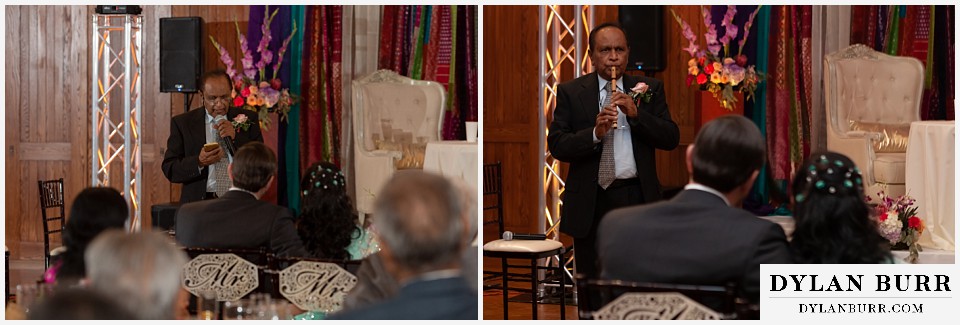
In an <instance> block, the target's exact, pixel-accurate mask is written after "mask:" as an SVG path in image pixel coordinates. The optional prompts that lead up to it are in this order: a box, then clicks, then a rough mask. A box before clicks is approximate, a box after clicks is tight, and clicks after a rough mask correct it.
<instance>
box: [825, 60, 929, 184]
mask: <svg viewBox="0 0 960 325" xmlns="http://www.w3.org/2000/svg"><path fill="white" fill-rule="evenodd" d="M824 61H825V64H824V66H825V67H826V71H825V73H824V78H823V79H824V80H823V82H824V90H825V98H826V109H827V118H828V124H829V127H828V128H827V149H828V150H830V151H834V152H839V153H842V154H844V155H847V156H848V157H850V159H851V160H853V162H854V163H856V164H857V166H858V167H859V168H860V170H861V172H862V173H863V176H864V177H863V181H864V191H865V192H866V194H867V195H868V196H870V197H872V198H873V199H874V200H876V198H877V192H879V191H881V190H883V191H884V192H886V194H887V195H888V196H893V197H896V196H898V195H902V194H905V193H904V192H905V191H906V187H905V171H906V163H905V161H906V152H907V136H908V135H909V134H910V123H911V122H913V121H918V120H920V102H921V100H922V91H923V82H924V79H923V78H924V72H923V65H922V64H921V63H920V61H919V60H917V59H915V58H912V57H897V56H890V55H886V54H883V53H880V52H877V51H874V50H873V49H871V48H869V47H867V46H865V45H862V44H855V45H851V46H849V47H847V48H844V49H842V50H840V51H837V52H835V53H832V54H829V55H827V56H826V58H825V59H824Z"/></svg>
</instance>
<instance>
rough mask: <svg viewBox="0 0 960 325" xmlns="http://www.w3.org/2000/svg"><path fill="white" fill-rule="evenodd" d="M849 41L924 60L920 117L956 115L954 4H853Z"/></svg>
mask: <svg viewBox="0 0 960 325" xmlns="http://www.w3.org/2000/svg"><path fill="white" fill-rule="evenodd" d="M852 9H853V10H852V15H851V16H852V20H851V22H850V25H851V26H850V27H851V28H850V43H852V44H856V43H862V44H866V45H868V46H870V47H873V49H874V50H877V51H882V52H884V53H887V54H890V55H899V56H912V57H915V58H917V59H919V60H920V62H923V64H924V71H925V72H926V78H925V80H924V87H923V102H922V103H921V104H920V118H921V119H923V120H953V119H954V93H955V89H956V88H955V87H956V85H955V80H954V78H955V75H954V71H955V70H954V69H955V66H956V62H954V53H955V49H954V42H955V40H954V37H955V35H954V27H953V22H954V17H955V16H954V15H955V13H956V11H954V6H853V8H852Z"/></svg>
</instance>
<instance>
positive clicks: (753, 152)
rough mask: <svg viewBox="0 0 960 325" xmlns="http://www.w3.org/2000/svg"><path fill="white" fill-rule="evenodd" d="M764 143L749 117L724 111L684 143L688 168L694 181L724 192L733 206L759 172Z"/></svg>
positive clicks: (750, 185)
mask: <svg viewBox="0 0 960 325" xmlns="http://www.w3.org/2000/svg"><path fill="white" fill-rule="evenodd" d="M766 145H767V144H766V142H765V141H764V139H763V136H762V135H761V134H760V129H758V128H757V126H756V125H754V124H753V122H752V121H750V120H748V119H747V118H745V117H743V116H738V115H724V116H721V117H719V118H717V119H715V120H713V121H710V122H708V123H707V124H706V125H704V126H703V128H702V129H700V133H698V134H697V137H696V139H694V141H693V145H691V146H689V147H687V171H689V172H690V175H691V176H690V177H691V180H692V181H693V182H694V183H697V184H701V185H704V186H707V187H709V188H712V189H714V190H717V191H719V192H721V193H723V194H724V195H726V197H727V200H728V201H730V204H731V205H734V206H736V205H739V203H740V201H742V200H743V198H744V197H746V196H747V194H748V193H749V192H750V188H751V187H752V186H753V181H754V180H755V179H757V175H759V174H760V168H762V167H763V163H764V161H765V159H766V158H765V154H766V153H765V152H766Z"/></svg>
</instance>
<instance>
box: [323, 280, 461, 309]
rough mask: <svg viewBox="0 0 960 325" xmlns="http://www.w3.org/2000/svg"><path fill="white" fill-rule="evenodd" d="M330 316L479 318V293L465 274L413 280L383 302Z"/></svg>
mask: <svg viewBox="0 0 960 325" xmlns="http://www.w3.org/2000/svg"><path fill="white" fill-rule="evenodd" d="M330 319H446V320H459V319H468V320H476V319H478V317H477V292H476V291H473V290H472V289H470V287H469V286H468V285H467V283H466V282H464V281H463V277H459V276H458V277H452V278H443V279H437V280H427V281H423V280H414V281H413V282H410V283H408V284H406V285H404V286H403V287H401V288H400V293H399V294H398V295H397V296H395V297H393V298H391V299H389V300H386V301H384V302H382V303H378V304H375V305H371V306H368V307H365V308H360V309H356V310H351V311H345V312H342V313H339V314H334V315H332V316H331V317H330Z"/></svg>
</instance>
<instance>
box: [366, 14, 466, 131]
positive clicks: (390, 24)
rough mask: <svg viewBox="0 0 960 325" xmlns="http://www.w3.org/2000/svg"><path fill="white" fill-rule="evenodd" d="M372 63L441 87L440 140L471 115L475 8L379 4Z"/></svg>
mask: <svg viewBox="0 0 960 325" xmlns="http://www.w3.org/2000/svg"><path fill="white" fill-rule="evenodd" d="M381 17H382V18H381V21H380V35H381V37H380V49H379V54H378V66H379V68H380V69H390V70H393V71H396V72H397V73H399V74H401V75H404V76H407V77H410V78H412V79H418V80H432V81H436V82H439V83H441V84H443V85H444V87H445V88H446V89H447V104H446V109H445V111H446V113H445V120H444V124H443V132H442V135H443V139H444V140H456V139H460V140H463V139H466V133H465V127H464V125H465V122H466V121H476V120H477V7H476V6H384V7H383V15H382V16H381Z"/></svg>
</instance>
